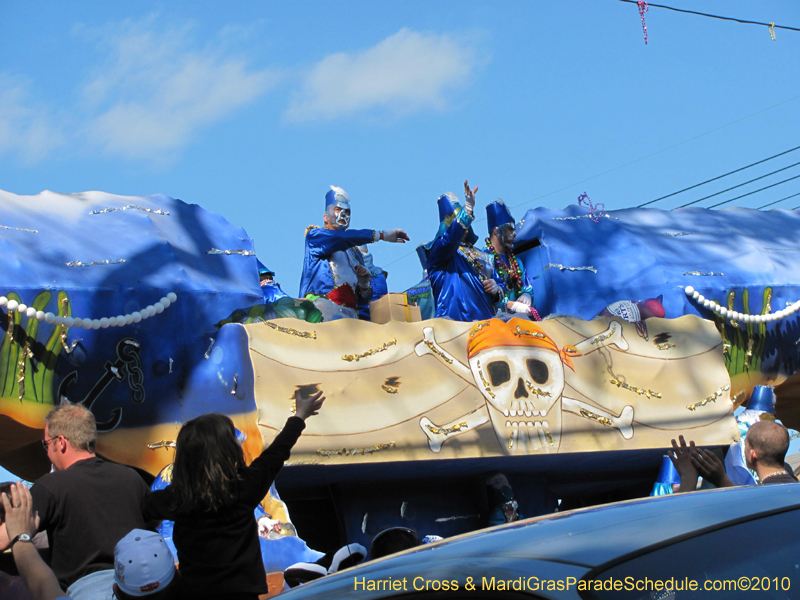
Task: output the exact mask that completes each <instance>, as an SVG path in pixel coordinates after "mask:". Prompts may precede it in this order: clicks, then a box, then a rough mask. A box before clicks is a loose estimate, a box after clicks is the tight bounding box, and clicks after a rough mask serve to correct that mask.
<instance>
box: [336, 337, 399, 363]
mask: <svg viewBox="0 0 800 600" xmlns="http://www.w3.org/2000/svg"><path fill="white" fill-rule="evenodd" d="M396 345H397V340H396V339H395V338H392V339H391V340H389V341H388V342H385V343H383V344H382V345H380V346H378V347H377V348H372V349H371V350H367V351H366V352H362V353H361V354H344V355H343V356H342V360H346V361H347V362H353V361H355V362H358V361H359V360H361V359H362V358H366V357H367V356H372V355H373V354H377V353H378V352H384V351H386V350H388V349H389V348H391V347H392V346H396Z"/></svg>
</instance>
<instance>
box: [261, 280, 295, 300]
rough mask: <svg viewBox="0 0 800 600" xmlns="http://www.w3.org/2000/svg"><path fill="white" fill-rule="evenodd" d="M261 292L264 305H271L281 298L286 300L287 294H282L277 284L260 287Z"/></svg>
mask: <svg viewBox="0 0 800 600" xmlns="http://www.w3.org/2000/svg"><path fill="white" fill-rule="evenodd" d="M261 292H262V293H263V294H264V303H265V304H272V303H273V302H277V301H278V300H280V299H281V298H288V297H289V294H287V293H286V292H284V291H283V290H282V289H281V286H280V285H279V284H277V283H274V282H273V283H268V284H267V285H262V286H261Z"/></svg>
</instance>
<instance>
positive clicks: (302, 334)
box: [264, 321, 317, 340]
mask: <svg viewBox="0 0 800 600" xmlns="http://www.w3.org/2000/svg"><path fill="white" fill-rule="evenodd" d="M264 325H266V326H267V327H271V328H272V329H274V330H275V331H278V332H280V333H288V334H289V335H295V336H297V337H301V338H306V339H311V340H315V339H317V332H316V331H313V332H311V333H309V332H307V331H298V330H297V329H292V328H291V327H284V326H283V325H276V324H275V323H270V322H269V321H264Z"/></svg>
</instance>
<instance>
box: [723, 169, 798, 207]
mask: <svg viewBox="0 0 800 600" xmlns="http://www.w3.org/2000/svg"><path fill="white" fill-rule="evenodd" d="M798 177H800V175H795V176H794V177H789V179H784V180H783V181H779V182H778V183H773V184H772V185H768V186H767V187H763V188H761V189H760V190H755V191H753V192H747V193H746V194H742V195H741V196H736V198H731V199H730V200H725V202H719V203H718V204H714V205H713V206H709V207H708V208H709V209H712V208H716V207H717V206H722V205H723V204H727V203H728V202H733V201H734V200H738V199H739V198H744V197H745V196H752V195H753V194H757V193H758V192H763V191H764V190H768V189H769V188H773V187H775V186H776V185H780V184H782V183H786V182H787V181H791V180H792V179H797V178H798Z"/></svg>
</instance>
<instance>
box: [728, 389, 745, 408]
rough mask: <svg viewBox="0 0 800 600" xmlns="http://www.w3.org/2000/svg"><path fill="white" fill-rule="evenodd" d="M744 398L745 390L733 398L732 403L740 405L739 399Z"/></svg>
mask: <svg viewBox="0 0 800 600" xmlns="http://www.w3.org/2000/svg"><path fill="white" fill-rule="evenodd" d="M742 396H744V390H742V391H741V392H738V393H737V394H736V395H735V396H733V397H732V398H731V403H732V404H734V405H736V404H738V403H739V398H741V397H742Z"/></svg>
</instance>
